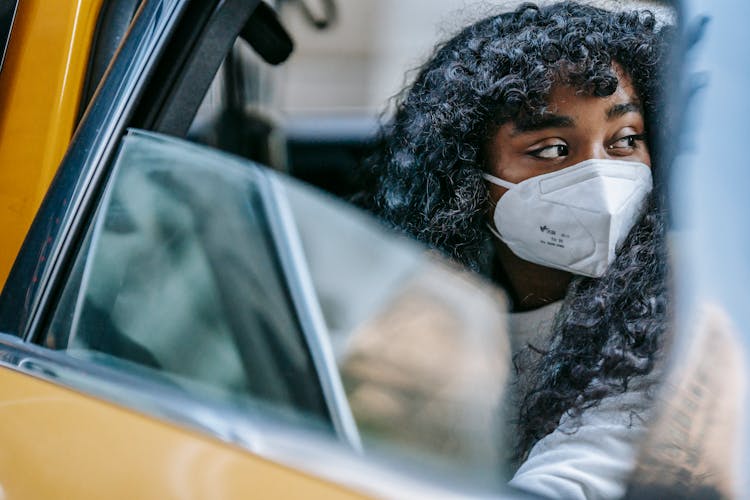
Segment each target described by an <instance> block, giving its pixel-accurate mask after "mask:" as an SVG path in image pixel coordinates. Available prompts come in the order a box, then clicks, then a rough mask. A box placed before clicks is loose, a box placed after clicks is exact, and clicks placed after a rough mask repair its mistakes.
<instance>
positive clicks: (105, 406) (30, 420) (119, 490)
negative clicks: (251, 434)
mask: <svg viewBox="0 0 750 500" xmlns="http://www.w3.org/2000/svg"><path fill="white" fill-rule="evenodd" d="M0 401H2V402H3V404H2V405H0V442H2V443H3V445H2V447H0V488H1V489H0V498H9V499H10V498H61V497H62V496H64V497H65V498H77V499H81V500H85V499H89V498H90V499H100V498H109V499H118V498H122V499H128V500H130V499H133V498H138V499H150V498H153V499H159V500H166V499H170V498H175V499H176V498H306V499H316V498H320V499H331V500H336V499H351V498H362V497H361V495H359V494H355V493H353V492H349V491H347V490H345V489H343V488H341V487H339V486H336V485H333V484H331V483H328V482H325V481H322V480H319V479H316V478H314V477H312V476H308V475H306V474H303V473H301V472H299V471H294V470H291V469H288V468H286V467H284V466H281V465H278V464H275V463H272V462H269V461H267V460H264V459H262V458H259V457H257V456H254V455H252V454H251V453H249V452H247V451H245V450H241V449H237V448H234V447H232V446H230V445H227V444H225V443H222V442H219V441H215V440H212V439H210V438H208V437H203V436H201V435H200V434H198V433H194V432H191V431H188V430H184V429H181V428H179V427H175V426H172V425H170V424H167V423H164V422H161V421H158V420H155V419H152V418H148V417H146V416H143V415H140V414H137V413H134V412H131V411H128V410H126V409H123V408H120V407H118V406H115V405H112V404H109V403H106V402H103V401H100V400H97V399H94V398H90V397H88V396H85V395H82V394H79V393H77V392H74V391H71V390H69V389H66V388H62V387H58V386H57V385H55V384H52V383H49V382H46V381H42V380H39V379H36V378H33V377H30V376H28V375H24V374H21V373H18V372H15V371H12V370H7V369H4V370H0Z"/></svg>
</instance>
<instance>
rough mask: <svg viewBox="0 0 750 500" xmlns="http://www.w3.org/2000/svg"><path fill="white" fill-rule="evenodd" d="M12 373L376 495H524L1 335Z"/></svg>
mask: <svg viewBox="0 0 750 500" xmlns="http://www.w3.org/2000/svg"><path fill="white" fill-rule="evenodd" d="M3 368H4V369H12V370H14V371H16V372H20V373H23V374H25V375H28V376H31V377H34V378H36V379H39V380H44V381H47V382H51V383H53V384H56V385H58V386H61V387H64V388H67V389H71V390H74V391H76V392H79V393H81V394H82V395H83V396H85V397H92V398H96V399H101V400H105V401H108V402H110V403H114V404H116V405H119V406H121V407H125V408H127V409H130V410H133V411H136V412H139V413H142V414H146V415H148V416H151V417H154V418H157V419H160V420H164V421H167V422H169V423H171V424H174V425H175V426H177V427H180V428H183V429H186V430H187V431H188V432H192V431H198V432H202V433H205V434H209V435H211V436H214V437H215V438H217V439H219V440H220V441H222V442H225V443H228V444H232V445H236V446H239V447H240V448H243V449H244V450H246V451H248V452H250V453H252V454H254V455H256V456H258V457H261V458H263V459H266V460H269V461H271V462H275V463H278V464H281V465H284V466H287V467H292V468H294V469H296V470H299V471H302V472H304V473H308V474H311V475H314V476H316V477H319V478H322V479H324V480H326V481H330V482H331V483H333V484H339V485H343V486H345V487H347V488H350V489H352V490H354V491H358V492H360V493H363V494H366V495H373V496H377V497H381V498H435V499H440V498H446V499H454V498H455V499H458V498H467V497H469V496H470V497H471V498H487V499H489V498H498V497H499V495H500V494H502V498H530V497H529V496H527V495H524V494H521V493H518V492H515V491H510V490H507V491H500V492H498V491H487V490H480V489H478V488H477V487H476V486H474V485H468V486H464V485H457V484H455V483H453V482H450V481H449V480H447V479H446V478H445V477H444V476H434V475H433V474H429V473H425V471H424V470H421V469H417V468H415V466H414V465H412V464H407V463H400V462H398V461H397V460H394V459H393V458H388V459H386V458H384V457H379V456H369V457H366V458H365V457H362V456H360V455H357V454H356V453H354V452H353V451H352V450H351V449H349V448H347V447H346V446H343V445H342V444H341V443H340V442H339V441H337V440H334V439H331V438H330V437H328V438H326V437H325V435H324V434H322V433H321V434H318V433H316V432H314V431H313V430H311V429H306V428H303V427H302V425H292V424H290V423H288V421H287V422H285V421H282V419H279V418H272V417H273V415H274V413H272V412H264V411H263V409H262V407H260V406H259V407H258V408H257V410H258V411H247V409H246V408H244V407H243V408H240V407H238V405H232V404H228V403H226V404H225V403H211V404H208V403H204V402H201V401H198V400H196V399H195V398H192V397H190V396H189V395H188V394H186V393H185V392H183V391H182V390H181V389H180V388H179V387H176V386H173V385H168V384H162V383H159V382H158V381H155V380H154V381H147V380H145V379H144V378H143V377H141V376H138V375H133V374H129V373H125V372H123V371H121V370H116V369H113V368H108V367H105V366H102V365H99V364H97V363H95V362H92V361H88V360H81V359H76V358H72V357H71V356H69V355H67V354H65V353H63V352H59V351H51V350H48V349H45V348H42V347H39V346H36V345H33V344H28V343H25V342H23V341H21V340H20V339H18V338H17V337H15V336H12V335H8V334H3V333H0V370H2V369H3Z"/></svg>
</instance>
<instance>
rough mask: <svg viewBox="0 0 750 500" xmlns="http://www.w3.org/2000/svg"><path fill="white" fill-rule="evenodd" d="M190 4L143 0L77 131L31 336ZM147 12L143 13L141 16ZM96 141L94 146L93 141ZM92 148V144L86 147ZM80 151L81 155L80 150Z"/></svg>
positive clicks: (64, 171) (35, 304)
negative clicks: (65, 199) (69, 181)
mask: <svg viewBox="0 0 750 500" xmlns="http://www.w3.org/2000/svg"><path fill="white" fill-rule="evenodd" d="M186 5H187V2H185V1H179V0H156V1H153V2H144V3H143V4H142V6H141V9H140V12H139V13H138V14H137V15H136V17H137V19H138V22H136V23H135V24H134V27H133V28H132V29H131V32H130V33H129V34H128V36H127V39H126V43H125V44H124V46H122V47H121V49H120V53H119V54H118V56H117V58H116V61H115V64H114V65H113V66H112V67H111V68H110V70H109V74H108V75H106V76H105V85H104V87H102V89H100V92H99V96H98V97H97V98H96V99H95V101H94V103H93V105H92V107H91V108H90V109H89V110H88V111H87V116H86V117H85V118H84V121H85V125H87V126H85V127H82V129H81V130H79V131H78V133H77V134H76V137H75V138H74V140H73V143H72V145H71V147H70V150H69V151H70V153H69V154H68V156H66V158H65V160H64V164H63V166H62V167H61V172H60V174H59V175H70V176H72V177H74V178H75V181H74V187H73V189H72V190H71V191H72V195H71V196H70V199H69V203H68V207H66V208H65V209H64V213H63V214H62V220H61V222H60V223H59V225H58V230H59V231H60V232H59V234H57V235H55V237H51V241H52V243H51V245H52V246H51V248H50V250H49V255H48V256H47V257H46V259H45V260H46V261H47V265H45V267H44V268H43V271H42V275H41V276H39V277H38V279H37V282H38V283H39V286H40V288H39V290H38V291H37V293H35V294H34V297H33V299H32V303H31V305H30V307H29V310H28V312H27V319H29V320H30V321H28V323H27V324H26V326H25V329H24V331H23V332H22V336H23V338H27V339H28V338H31V337H33V335H34V334H35V332H36V331H37V330H38V329H39V327H40V322H41V321H42V318H41V316H42V315H41V314H40V312H41V307H42V305H43V304H45V303H46V302H47V300H48V299H49V295H50V293H51V284H52V283H53V282H55V281H56V278H58V277H59V274H60V273H61V265H60V264H61V260H62V259H63V256H65V255H69V254H70V253H71V251H72V250H73V248H72V247H73V246H74V245H75V244H76V241H77V238H76V230H77V229H80V228H81V227H82V225H83V224H84V222H85V217H84V214H85V212H86V209H87V208H88V207H90V206H91V203H92V200H93V199H94V198H95V191H96V189H97V188H98V187H99V186H100V181H101V178H102V176H103V175H105V174H106V169H105V167H106V164H107V161H106V160H107V159H108V158H109V157H110V156H111V154H112V152H113V151H114V149H115V148H116V147H117V145H118V144H119V139H120V132H121V131H122V130H123V128H124V126H125V123H126V120H127V119H128V118H129V115H130V113H131V111H132V110H133V108H134V107H135V105H136V100H137V98H138V96H139V95H140V90H141V89H142V88H143V87H144V86H145V84H146V81H147V76H148V74H149V72H148V71H147V68H149V67H151V66H152V65H153V64H154V62H155V60H157V59H158V57H159V55H160V53H161V51H162V49H163V48H164V46H165V44H166V43H167V41H168V36H167V35H168V34H169V32H170V31H171V29H172V28H173V27H174V26H175V24H176V22H177V20H178V19H179V17H180V14H181V12H182V10H183V9H184V8H185V6H186ZM141 16H143V17H141ZM92 146H93V147H92ZM87 148H90V149H87ZM79 155H80V156H79Z"/></svg>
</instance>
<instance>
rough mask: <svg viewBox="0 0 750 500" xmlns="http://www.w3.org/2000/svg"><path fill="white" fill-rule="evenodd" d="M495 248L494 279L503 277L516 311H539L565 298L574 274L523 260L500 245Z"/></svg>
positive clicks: (502, 244)
mask: <svg viewBox="0 0 750 500" xmlns="http://www.w3.org/2000/svg"><path fill="white" fill-rule="evenodd" d="M496 248H497V254H496V255H497V263H496V266H495V274H496V276H495V277H496V278H497V276H498V274H502V275H503V276H504V278H505V279H504V280H502V281H505V282H506V283H507V285H508V287H509V290H508V292H509V293H510V295H511V299H512V300H513V310H514V311H529V310H532V309H538V308H540V307H542V306H545V305H547V304H549V303H552V302H556V301H558V300H560V299H562V298H563V297H565V294H566V293H567V291H568V285H569V284H570V280H571V279H572V277H573V275H572V274H571V273H569V272H567V271H561V270H559V269H552V268H550V267H544V266H540V265H539V264H534V263H532V262H529V261H526V260H523V259H521V258H520V257H518V256H517V255H516V254H514V253H513V252H511V250H510V249H509V248H508V247H507V245H505V243H502V242H500V241H498V242H497V243H496Z"/></svg>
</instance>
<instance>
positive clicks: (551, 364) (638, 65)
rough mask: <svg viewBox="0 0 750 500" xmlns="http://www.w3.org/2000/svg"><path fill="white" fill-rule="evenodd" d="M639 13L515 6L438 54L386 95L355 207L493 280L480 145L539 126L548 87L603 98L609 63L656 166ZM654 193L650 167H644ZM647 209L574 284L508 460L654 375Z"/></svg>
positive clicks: (648, 52) (647, 49)
mask: <svg viewBox="0 0 750 500" xmlns="http://www.w3.org/2000/svg"><path fill="white" fill-rule="evenodd" d="M663 31H664V30H661V29H659V28H658V27H657V22H656V19H655V16H654V15H653V14H652V13H651V12H649V11H629V12H611V11H606V10H603V9H599V8H596V7H593V6H587V5H580V4H577V3H573V2H562V3H558V4H554V5H549V6H543V7H540V6H537V5H534V4H531V3H526V4H523V5H521V6H520V7H518V8H517V9H516V10H515V11H514V12H509V13H504V14H500V15H496V16H492V17H488V18H486V19H483V20H481V21H479V22H476V23H475V24H473V25H471V26H468V27H467V28H465V29H463V30H462V31H461V32H459V33H458V34H457V35H456V36H455V37H453V38H451V39H450V40H448V41H446V42H444V43H443V44H441V45H439V46H438V47H436V49H435V52H434V54H433V56H432V57H431V59H430V60H429V61H428V62H427V63H426V64H425V65H424V66H422V68H421V69H420V70H419V71H418V74H417V77H416V79H415V81H414V82H413V84H412V85H411V86H410V87H409V88H408V89H405V90H404V91H403V92H402V93H401V94H400V95H399V96H397V102H396V109H395V113H394V115H393V117H392V119H390V121H389V122H388V123H386V124H385V125H384V126H383V127H382V130H381V134H380V138H379V146H378V148H377V150H376V153H375V154H374V155H373V156H372V157H371V158H370V160H369V163H368V165H369V176H368V177H367V182H368V183H369V185H370V186H371V189H370V190H369V191H368V192H367V193H365V194H364V195H363V196H361V197H360V199H359V202H360V203H361V204H363V205H365V206H366V207H367V208H369V209H370V210H372V211H374V212H376V213H377V214H378V215H380V216H381V217H382V218H383V219H384V220H385V221H386V222H387V223H389V224H390V225H392V226H393V227H395V228H398V229H400V230H402V231H404V232H406V233H409V234H411V235H414V236H416V237H417V238H418V239H420V240H422V241H423V242H425V243H427V244H428V245H429V246H431V247H433V248H436V249H439V250H441V251H442V252H444V253H445V254H447V255H448V256H450V257H452V258H453V259H455V260H457V261H459V262H461V263H463V264H465V265H467V266H469V267H470V268H473V269H475V270H478V271H481V272H484V273H486V274H488V275H491V274H492V273H491V266H492V264H493V258H494V250H493V245H492V243H491V242H492V236H491V234H490V233H489V230H488V228H487V225H486V221H487V203H488V197H489V193H488V188H487V185H486V182H485V181H484V180H483V178H482V174H483V173H484V172H485V171H486V169H487V166H486V157H485V156H486V151H485V148H486V146H487V144H488V141H489V138H490V137H491V136H492V134H494V133H496V131H497V129H498V128H499V127H500V125H502V124H503V123H506V122H509V121H516V120H519V119H523V118H533V117H535V116H539V115H541V114H543V113H544V112H545V110H546V106H547V105H548V97H549V95H550V92H551V90H552V88H553V86H555V85H571V86H574V87H575V88H577V89H580V91H581V92H584V93H586V94H587V95H593V96H599V97H606V96H609V95H611V94H612V93H613V92H614V91H615V90H616V88H617V85H618V78H617V73H616V70H615V68H614V66H613V64H614V63H617V64H618V65H619V66H620V67H621V68H622V70H623V71H624V72H625V73H626V74H627V75H628V76H629V77H630V78H631V80H632V82H633V85H634V87H635V90H636V92H637V94H638V97H639V98H640V103H641V106H642V108H643V110H644V117H645V120H646V124H647V134H648V142H649V145H650V152H651V157H652V160H653V164H654V165H657V164H658V163H659V157H658V151H655V147H656V145H658V141H657V140H654V131H656V130H658V129H659V127H658V126H656V124H655V119H656V118H657V116H658V113H657V112H656V105H657V103H658V102H659V101H660V95H659V82H660V78H659V75H660V71H661V70H662V69H663V67H664V66H663V62H664V56H663V54H664V52H665V50H664V48H665V46H666V44H665V37H664V33H663ZM654 170H655V174H654V175H655V178H656V179H657V181H658V167H655V168H654ZM660 207H661V204H660V203H659V201H658V200H656V199H654V200H652V202H651V207H650V209H649V211H648V213H647V215H646V216H644V218H643V219H642V221H641V222H640V224H639V225H638V226H637V227H636V228H634V230H633V231H632V232H631V234H630V236H629V238H628V239H627V241H626V242H625V244H624V246H623V248H622V249H620V251H619V253H618V257H617V259H616V262H615V263H614V264H613V265H612V266H610V269H609V270H608V272H607V274H606V275H605V276H604V277H602V278H600V279H591V278H575V279H574V280H573V281H572V282H571V284H570V286H569V289H568V293H567V296H566V299H565V301H564V303H563V307H562V309H561V311H560V312H559V313H558V316H557V318H556V320H555V327H554V329H553V338H552V341H551V343H550V345H549V346H542V348H541V350H542V351H543V355H542V359H541V361H540V363H539V364H538V366H537V368H536V372H535V373H536V374H535V376H534V377H532V380H534V381H535V383H534V384H533V385H534V387H533V388H532V390H531V391H529V392H528V394H526V396H525V399H524V401H523V403H522V405H521V410H520V418H519V428H520V429H519V432H520V434H519V435H520V441H519V448H518V450H519V456H521V457H522V456H524V455H525V454H526V453H527V452H528V450H529V449H530V448H531V446H533V444H534V443H535V442H536V441H537V440H539V439H540V438H541V437H543V436H545V435H546V434H548V433H550V432H552V431H553V430H554V429H555V428H556V427H557V425H558V422H559V420H560V417H561V416H562V415H563V414H564V413H565V412H569V413H570V414H571V415H576V414H578V415H580V412H581V411H583V409H585V408H588V407H590V406H592V405H596V404H597V402H598V401H600V400H601V399H602V398H603V397H605V396H607V395H611V394H616V393H619V392H622V391H625V390H627V387H628V383H629V381H630V380H631V379H632V377H635V376H643V375H646V374H648V373H649V372H651V371H652V369H653V366H654V363H655V362H656V360H657V358H658V355H659V353H660V348H661V347H660V346H661V343H662V337H663V333H664V331H665V329H666V324H667V290H666V273H667V266H666V257H665V255H664V248H663V246H664V245H663V234H662V233H663V231H664V217H663V214H662V210H661V208H660Z"/></svg>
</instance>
